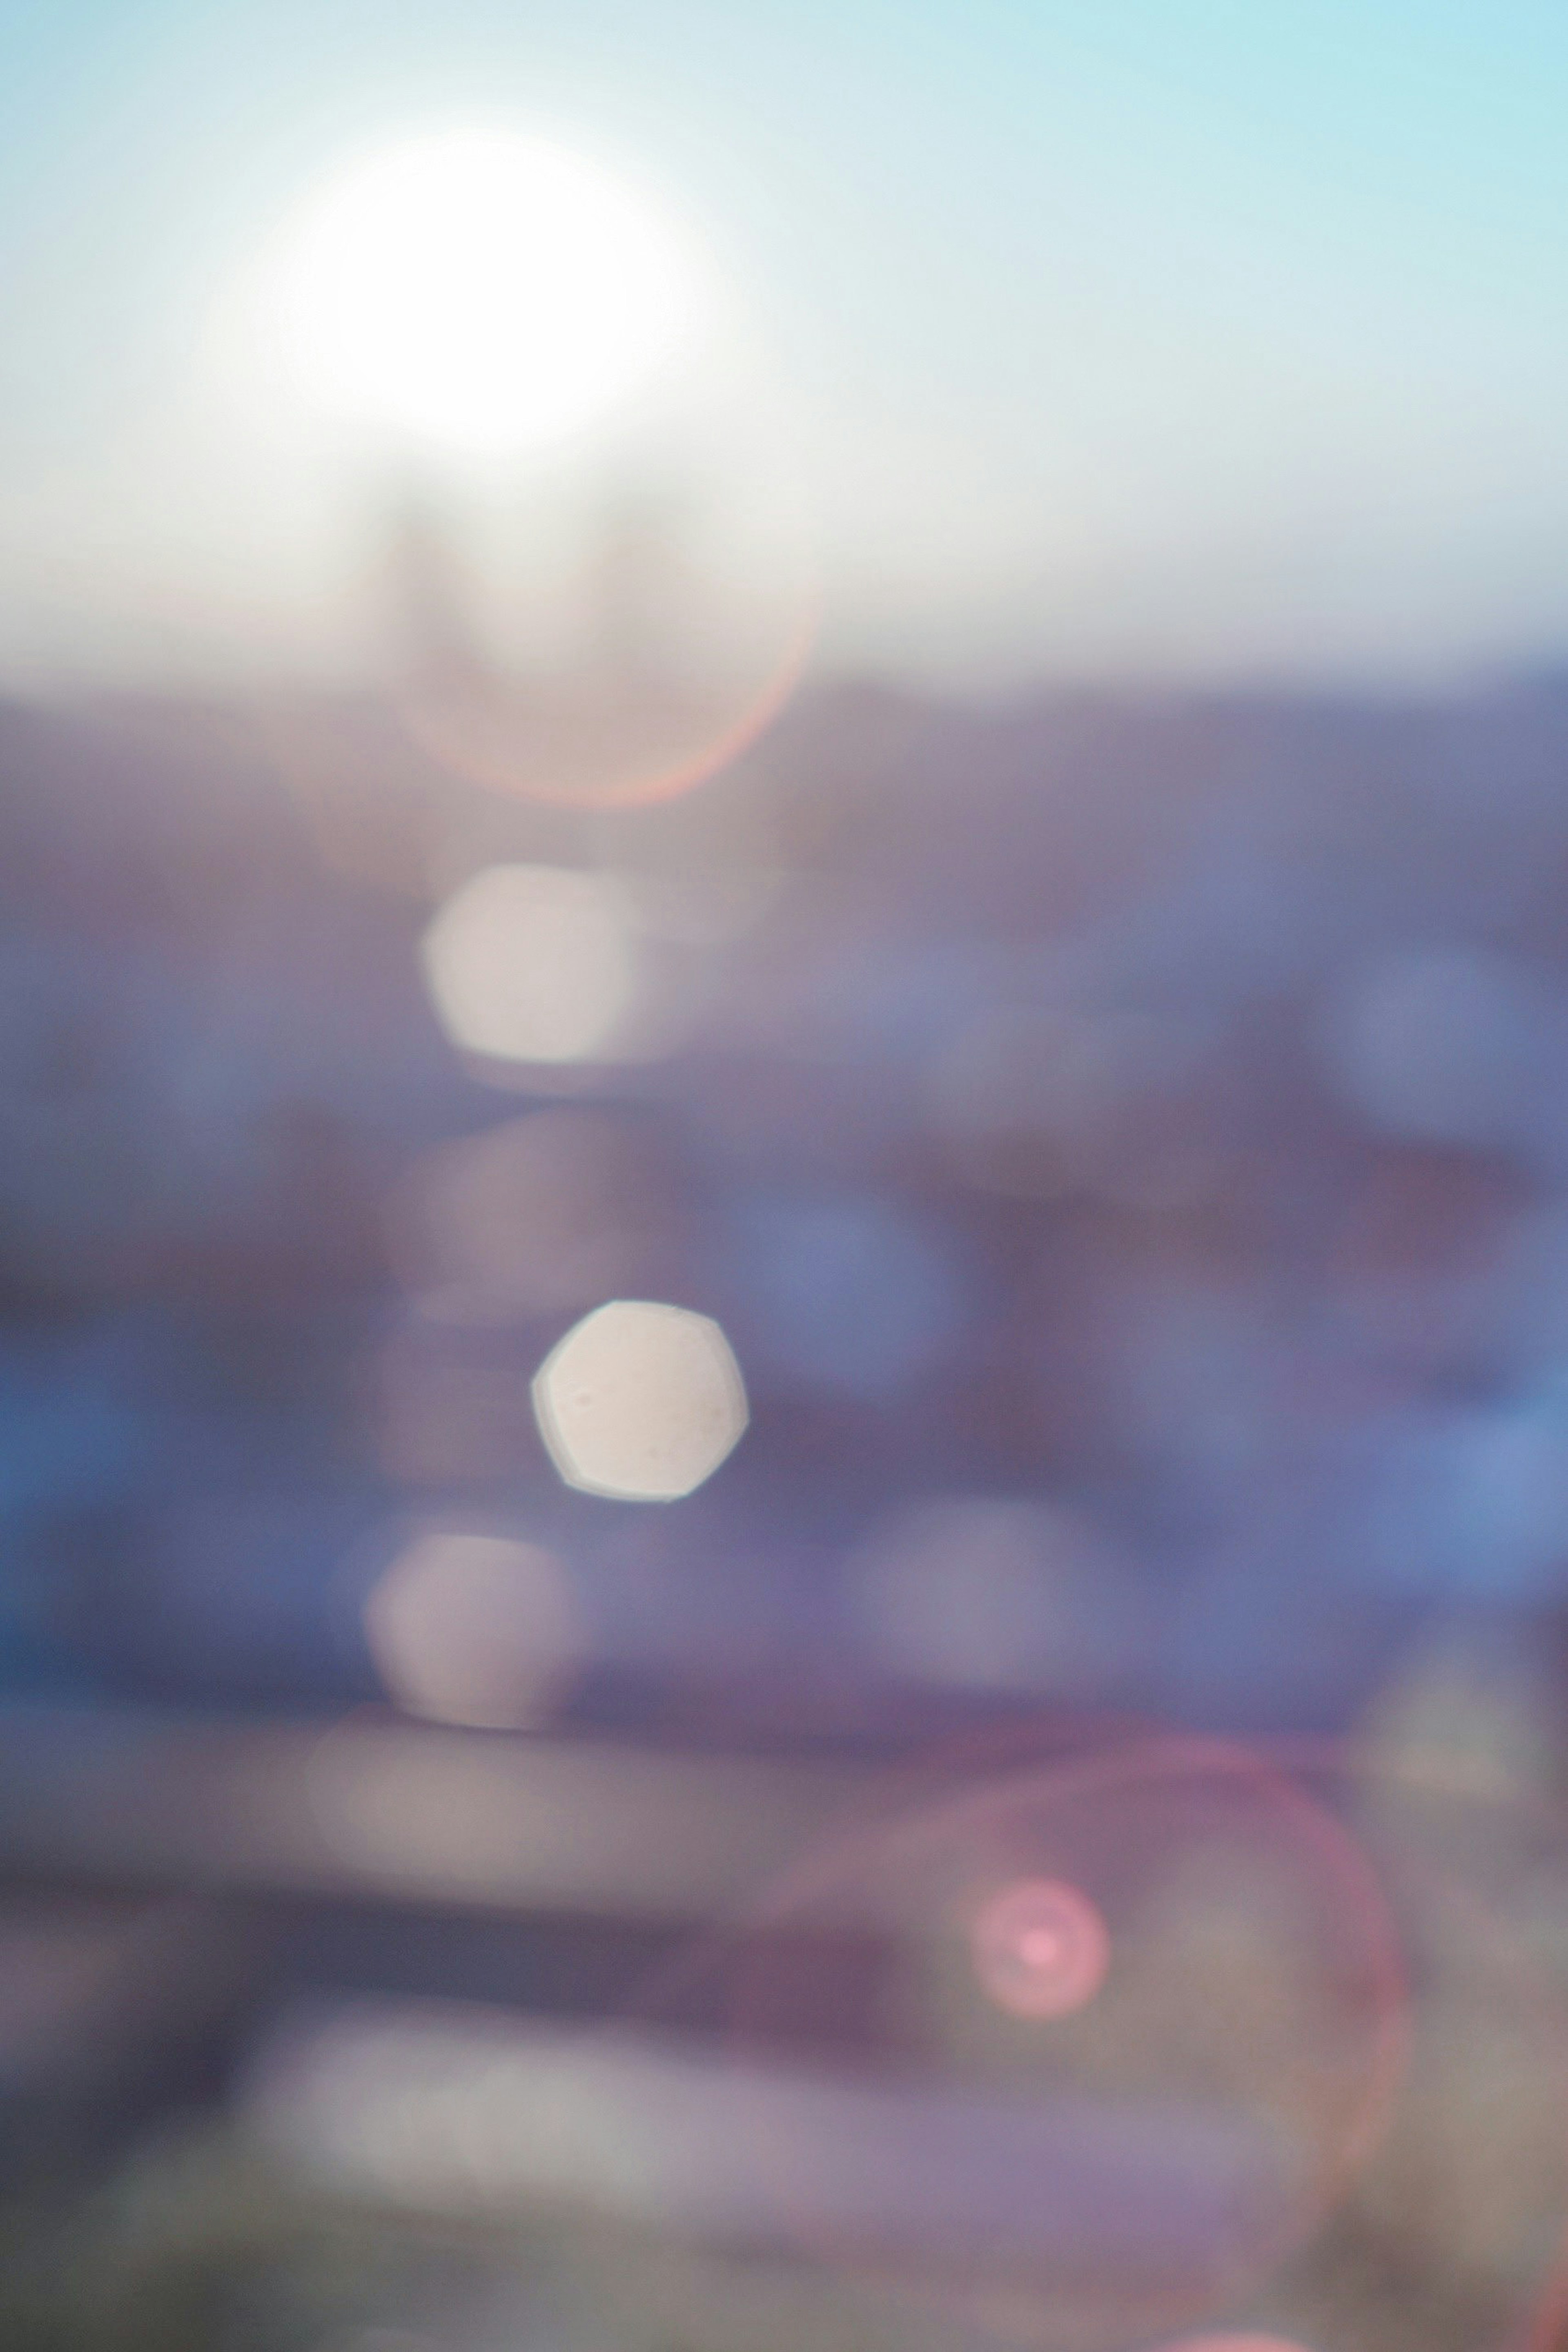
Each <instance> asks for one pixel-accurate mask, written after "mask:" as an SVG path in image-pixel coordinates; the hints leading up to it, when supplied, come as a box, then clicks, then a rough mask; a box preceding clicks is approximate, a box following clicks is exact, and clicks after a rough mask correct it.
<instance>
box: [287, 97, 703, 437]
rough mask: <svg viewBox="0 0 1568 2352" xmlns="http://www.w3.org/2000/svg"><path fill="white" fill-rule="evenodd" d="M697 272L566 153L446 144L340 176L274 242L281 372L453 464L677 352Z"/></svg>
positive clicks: (663, 230)
mask: <svg viewBox="0 0 1568 2352" xmlns="http://www.w3.org/2000/svg"><path fill="white" fill-rule="evenodd" d="M699 280H700V271H699V269H698V267H697V264H696V260H695V256H694V255H693V254H692V253H691V252H689V251H688V250H687V249H686V248H685V247H684V245H683V242H682V239H681V236H680V235H679V233H678V231H677V230H676V229H675V228H674V226H672V225H671V224H670V223H669V222H667V221H665V220H664V219H663V218H662V217H661V215H659V213H658V212H657V210H656V208H655V207H654V206H653V205H651V204H650V203H649V201H648V200H647V199H646V198H645V197H644V196H643V195H642V194H639V193H637V192H636V191H634V190H632V189H631V188H628V187H626V186H624V185H622V184H621V183H619V182H618V181H616V180H614V179H613V178H612V177H611V176H610V175H609V174H608V173H605V172H603V171H602V170H601V169H600V168H599V167H598V166H597V165H595V164H593V163H590V162H588V161H586V160H585V159H584V158H583V157H581V156H579V155H575V154H573V153H571V152H570V151H569V150H568V149H566V148H563V147H557V146H555V145H552V144H550V143H549V142H545V141H541V140H533V139H524V138H519V137H516V136H513V135H510V134H507V133H505V132H501V131H480V130H467V131H444V132H441V133H434V134H432V135H430V136H427V137H425V138H423V139H419V140H414V141H412V142H409V143H407V144H405V145H402V146H398V147H394V148H392V149H390V150H388V151H387V152H383V153H382V154H379V155H374V156H371V157H368V158H365V159H363V160H361V161H360V162H359V163H355V164H352V165H350V166H348V167H346V168H345V169H344V170H343V171H342V172H341V173H340V174H339V175H338V177H336V178H335V179H333V180H330V181H329V182H328V183H327V184H326V185H325V186H324V187H322V188H321V189H319V190H318V191H317V192H316V194H314V196H313V197H311V198H310V199H308V201H307V202H306V203H305V204H304V205H303V206H302V207H301V210H300V212H299V214H298V216H297V218H296V220H295V221H294V222H293V223H292V224H291V225H290V226H289V227H288V228H287V230H286V231H285V234H284V236H283V238H282V240H281V242H280V245H279V247H278V249H277V275H276V278H275V299H274V310H275V316H276V320H277V331H278V333H279V335H280V338H281V342H282V355H283V358H284V361H285V363H286V365H287V370H288V373H289V374H290V376H291V377H293V378H294V380H295V381H296V383H298V385H299V387H300V388H301V389H302V390H303V391H305V392H306V393H307V394H308V395H309V396H310V397H311V398H313V399H315V400H318V401H319V402H321V403H323V404H326V405H328V406H329V407H331V408H333V409H335V410H337V411H338V412H339V413H340V414H341V415H346V416H349V417H351V418H353V419H355V420H357V421H360V422H361V423H364V424H370V425H380V426H382V427H383V428H387V427H390V428H391V429H392V430H393V431H396V432H398V433H401V434H403V435H405V436H412V437H413V438H415V439H420V440H425V441H430V442H434V443H435V444H437V445H439V446H444V447H449V448H454V449H458V450H468V451H485V452H503V453H504V452H506V451H508V450H516V449H520V448H523V447H525V446H528V445H529V444H533V443H538V442H540V441H547V440H549V439H552V438H554V437H556V436H559V435H562V434H570V433H572V432H576V431H578V430H580V429H581V428H582V427H584V426H586V425H591V424H592V423H594V422H595V421H596V419H597V418H599V417H600V416H601V415H603V414H604V413H605V412H606V411H608V410H610V409H612V408H613V407H614V406H616V405H618V404H620V403H622V401H624V400H626V399H628V398H629V397H631V396H632V395H633V394H636V393H637V392H639V391H641V390H643V389H644V388H645V387H646V386H647V385H648V384H649V383H650V382H651V381H652V380H653V378H654V377H655V376H657V375H658V373H660V372H661V370H662V369H664V367H665V366H666V365H667V364H668V363H669V362H672V361H673V360H674V359H676V358H677V357H678V356H679V355H680V354H681V352H683V350H684V349H685V348H686V347H687V346H688V345H689V344H690V342H691V341H693V340H694V338H695V331H696V329H697V326H698V323H699V313H700V310H701V308H702V304H701V299H700V297H701V288H700V283H699Z"/></svg>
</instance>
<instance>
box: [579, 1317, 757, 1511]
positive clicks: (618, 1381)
mask: <svg viewBox="0 0 1568 2352" xmlns="http://www.w3.org/2000/svg"><path fill="white" fill-rule="evenodd" d="M533 1398H534V1414H535V1418H536V1420H537V1422H538V1429H539V1434H540V1436H541V1437H542V1438H543V1440H544V1442H545V1444H546V1446H547V1448H548V1449H549V1456H550V1459H551V1461H552V1462H553V1463H554V1464H555V1466H556V1468H557V1469H558V1470H559V1473H560V1475H561V1476H562V1478H564V1479H565V1481H566V1483H567V1485H568V1486H576V1487H579V1488H580V1489H581V1490H582V1491H583V1492H584V1493H585V1494H590V1495H606V1496H613V1497H615V1498H616V1499H618V1500H621V1501H623V1502H657V1503H668V1502H674V1501H676V1500H678V1499H679V1497H680V1496H683V1495H689V1494H691V1493H693V1492H694V1491H695V1488H696V1487H698V1486H701V1485H702V1484H703V1482H704V1480H705V1479H707V1478H711V1477H712V1475H713V1474H714V1472H715V1471H716V1469H717V1468H718V1466H719V1465H720V1463H721V1462H723V1461H724V1460H725V1458H726V1456H727V1454H730V1453H731V1452H732V1451H733V1450H734V1448H735V1446H736V1445H737V1444H738V1442H739V1440H740V1437H741V1434H742V1433H743V1432H744V1430H745V1428H746V1425H747V1419H748V1417H749V1412H748V1407H747V1401H746V1383H745V1381H743V1379H742V1377H741V1371H740V1367H739V1365H738V1364H737V1361H736V1360H735V1355H734V1352H733V1350H732V1349H731V1348H730V1345H729V1342H728V1340H727V1339H726V1338H725V1336H724V1333H723V1331H722V1330H721V1329H720V1328H719V1326H718V1325H717V1324H716V1322H715V1321H714V1320H713V1318H711V1317H710V1316H707V1315H697V1314H695V1313H694V1312H693V1311H692V1310H691V1309H690V1308H689V1307H671V1306H666V1305H664V1304H662V1303H661V1302H659V1301H657V1300H654V1299H648V1298H616V1299H612V1300H610V1301H609V1302H608V1304H607V1305H605V1306H603V1307H596V1308H595V1309H594V1311H593V1313H592V1314H591V1315H588V1316H585V1317H584V1318H583V1319H582V1321H581V1322H580V1323H578V1324H576V1325H574V1326H573V1328H571V1330H570V1331H569V1332H568V1333H567V1335H566V1337H565V1338H564V1339H562V1340H560V1341H559V1344H558V1345H557V1346H556V1347H555V1348H554V1349H552V1350H551V1352H550V1354H549V1356H548V1357H547V1358H546V1360H545V1361H544V1363H543V1364H541V1366H540V1367H539V1370H538V1373H537V1374H536V1376H535V1379H534V1384H533Z"/></svg>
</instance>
